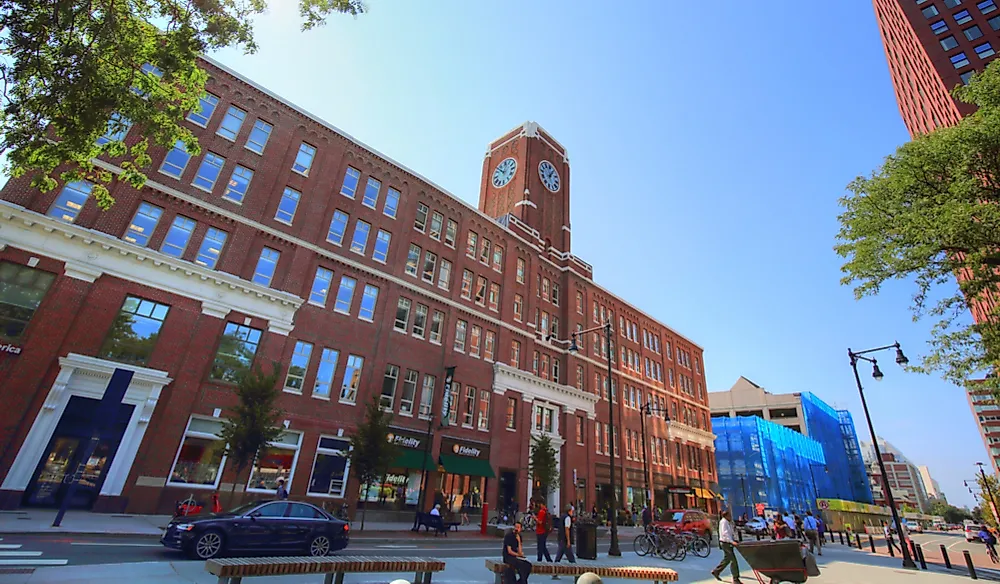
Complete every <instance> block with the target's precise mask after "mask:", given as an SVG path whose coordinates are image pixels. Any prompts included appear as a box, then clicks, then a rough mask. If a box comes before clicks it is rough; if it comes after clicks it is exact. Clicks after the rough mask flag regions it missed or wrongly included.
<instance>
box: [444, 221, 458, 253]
mask: <svg viewBox="0 0 1000 584" xmlns="http://www.w3.org/2000/svg"><path fill="white" fill-rule="evenodd" d="M456 237H458V223H456V222H455V221H454V220H452V219H449V220H448V225H447V226H446V227H445V231H444V244H445V245H447V246H448V247H455V238H456Z"/></svg>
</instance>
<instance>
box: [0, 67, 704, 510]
mask: <svg viewBox="0 0 1000 584" xmlns="http://www.w3.org/2000/svg"><path fill="white" fill-rule="evenodd" d="M204 66H205V68H206V69H207V70H208V72H209V74H210V76H211V78H210V80H209V82H208V85H207V90H208V92H209V94H208V96H207V97H206V98H205V99H204V100H203V102H202V111H201V112H200V113H196V114H192V115H191V116H190V117H189V118H188V120H189V125H190V127H191V128H192V130H193V131H194V132H195V134H196V135H197V136H198V138H199V141H200V143H201V147H202V154H201V155H199V156H195V157H191V156H189V155H188V154H186V153H185V152H184V151H183V150H182V149H178V148H174V149H173V150H169V151H165V150H164V149H156V150H155V151H154V152H152V156H153V164H152V166H151V167H150V170H149V181H148V183H147V184H146V186H145V187H144V188H143V189H141V190H140V191H136V190H134V189H132V188H131V187H129V186H127V185H124V184H120V183H116V184H115V185H114V186H113V187H112V196H114V197H115V199H116V203H115V205H114V207H113V208H112V209H111V210H110V211H108V212H101V211H100V210H98V209H97V207H96V205H95V203H94V201H93V200H91V197H89V186H88V185H87V184H86V183H74V184H66V185H60V186H59V188H57V189H55V190H53V191H51V192H49V193H41V192H38V191H36V190H33V189H32V188H31V187H30V186H29V184H28V181H27V180H25V179H12V180H11V181H10V182H9V183H8V184H7V186H6V187H5V188H4V189H3V191H2V192H0V198H2V201H0V250H2V251H0V305H2V308H3V311H2V312H0V318H2V319H3V320H2V324H3V327H2V333H3V339H0V340H2V342H3V343H4V344H3V346H2V348H4V349H5V351H6V352H5V353H3V356H2V357H0V383H2V386H3V387H4V388H5V400H4V405H5V407H4V409H3V411H2V412H0V447H2V450H0V480H2V483H0V504H2V506H3V507H4V508H14V507H18V506H21V505H29V506H55V505H57V504H58V503H59V501H60V500H61V498H62V497H63V495H64V491H65V487H64V478H65V477H66V476H67V474H68V473H72V472H73V469H75V468H77V464H79V463H80V462H81V461H80V457H81V451H82V448H83V446H82V445H83V442H84V440H85V439H86V438H88V437H89V436H90V433H91V432H92V431H93V428H94V425H93V415H94V411H95V406H96V404H97V403H98V400H99V398H100V396H101V395H102V392H103V390H104V387H105V386H106V385H107V382H108V380H109V378H110V375H111V374H112V372H113V371H114V369H115V368H126V369H131V370H133V371H134V372H135V373H134V377H133V379H132V382H131V385H130V386H129V388H128V391H127V393H126V395H125V398H124V401H123V404H122V406H121V408H120V409H119V411H118V414H117V416H116V417H114V419H110V418H109V419H107V420H105V421H106V424H104V426H103V430H102V434H101V441H100V446H99V447H98V449H97V451H96V452H95V454H94V456H92V457H90V458H89V459H88V460H87V461H83V465H82V470H81V471H79V473H80V475H81V476H82V480H81V485H82V487H81V489H80V490H79V493H78V496H77V497H76V500H74V501H73V502H72V503H73V505H74V506H76V507H80V508H92V509H95V510H100V511H123V510H124V511H129V512H164V511H168V510H171V509H172V507H173V505H174V502H175V501H177V500H179V499H183V498H186V497H187V496H188V495H189V494H192V493H193V494H195V496H196V498H203V499H207V497H208V494H209V493H211V492H213V491H215V490H220V491H222V492H223V493H225V492H228V491H229V490H230V489H231V488H235V490H236V492H237V493H249V494H250V495H256V496H265V495H267V494H269V493H270V492H272V490H273V488H274V486H275V484H276V480H277V479H278V478H279V477H284V478H285V479H286V480H287V481H288V483H289V485H290V488H289V490H290V492H291V495H292V497H293V498H300V499H308V500H311V501H313V502H316V503H321V504H326V505H327V506H328V507H330V506H334V507H336V506H339V505H340V504H342V503H343V502H345V501H347V502H348V503H350V504H351V505H353V504H354V503H355V502H356V500H357V498H358V497H364V498H366V499H367V500H371V501H378V502H379V505H383V506H386V507H388V508H391V509H406V508H412V507H414V506H415V505H416V501H417V493H418V492H419V490H420V484H421V477H422V475H423V472H422V471H423V467H424V466H425V463H424V461H425V457H424V452H425V450H428V449H429V453H430V458H429V460H430V464H427V465H426V470H427V471H428V472H427V475H426V476H427V485H428V492H435V493H436V496H437V497H438V498H442V499H445V500H446V501H448V502H450V504H452V505H453V506H454V507H455V508H458V507H460V506H461V505H469V506H472V507H477V506H479V505H480V504H481V503H482V502H488V503H489V505H490V506H491V507H492V508H495V507H496V506H497V505H498V504H501V505H504V504H507V503H510V502H516V503H518V504H519V505H520V507H521V508H522V509H523V508H524V507H525V505H526V502H527V501H528V499H529V497H531V496H532V491H533V489H534V486H533V485H532V484H530V481H529V480H528V476H527V470H526V469H527V466H528V456H529V444H530V441H531V437H532V436H533V435H539V434H548V435H550V436H552V437H553V440H554V443H555V445H556V446H557V447H558V449H559V463H560V469H561V488H560V489H556V492H554V493H551V494H550V497H549V498H550V503H552V504H559V503H561V502H562V503H565V502H568V501H571V500H579V501H581V502H582V503H583V504H584V505H585V506H586V508H588V509H589V508H590V507H591V506H592V505H593V504H595V503H598V504H600V503H601V502H602V501H604V500H606V498H607V497H608V494H609V472H610V467H609V460H610V457H609V453H610V444H611V439H610V436H609V435H608V420H609V417H608V416H609V412H610V407H614V408H616V409H618V410H620V414H621V420H622V424H623V429H622V428H619V432H620V434H619V435H620V436H621V440H619V441H618V442H619V443H620V449H619V457H618V458H617V460H618V461H619V463H620V464H621V468H620V469H619V470H620V471H623V472H618V473H616V474H617V475H618V478H617V481H618V482H619V484H621V482H622V477H624V486H625V491H624V494H625V495H626V496H627V497H629V500H630V501H636V502H640V501H641V499H642V487H643V485H644V482H645V481H644V476H643V473H644V472H648V477H649V479H650V481H651V484H652V486H653V487H654V491H655V498H656V499H655V500H656V503H657V504H659V505H664V506H675V505H679V506H693V505H696V504H699V503H701V504H705V502H699V500H698V499H699V498H703V499H708V498H711V497H712V494H711V492H710V489H711V488H713V487H714V484H715V481H716V476H715V460H714V455H713V435H712V433H711V427H710V425H709V416H708V402H707V396H706V390H705V377H704V359H703V356H702V349H701V347H699V346H697V345H695V344H694V343H693V342H691V341H690V340H689V339H687V338H685V337H683V336H681V335H680V334H678V333H676V332H675V331H673V330H671V329H670V328H668V327H667V326H665V325H663V324H661V323H659V322H657V321H656V320H654V319H653V318H651V317H649V316H648V315H646V314H644V313H643V312H642V311H640V310H639V309H637V308H635V307H634V306H632V305H630V304H628V303H627V302H626V301H624V300H623V299H621V298H619V297H618V296H616V295H615V294H614V293H612V292H611V291H609V290H607V289H605V288H603V287H601V286H600V285H598V284H597V283H595V282H594V280H593V271H592V268H591V266H590V265H589V264H587V263H586V262H584V261H583V260H581V259H579V258H577V257H576V256H574V255H572V253H571V249H570V242H571V231H570V221H569V213H570V200H569V188H570V166H569V160H568V158H567V155H566V150H565V149H564V148H563V146H562V145H560V144H559V143H558V142H557V141H556V140H555V138H553V137H552V136H550V135H549V134H547V133H545V131H544V130H542V129H541V128H539V127H538V125H537V124H535V123H531V122H529V123H526V124H524V125H523V126H519V127H517V128H515V129H514V130H512V131H511V132H509V133H507V134H506V135H504V136H503V137H502V138H500V139H498V140H497V141H495V142H494V143H493V144H491V145H490V146H489V150H488V152H487V154H486V158H485V160H484V162H483V180H482V188H481V194H480V202H479V208H478V209H476V208H473V207H471V206H469V205H468V204H466V203H464V202H463V201H462V200H460V199H458V198H456V197H454V196H452V195H450V194H448V193H447V192H445V191H444V190H443V189H441V188H439V187H437V186H435V185H434V184H433V183H431V182H430V181H428V180H427V179H425V178H423V177H421V176H420V175H418V174H416V173H414V172H413V171H411V170H409V169H407V168H405V167H403V166H401V165H400V164H398V163H396V162H393V161H392V160H390V159H388V158H386V157H385V156H383V155H381V154H379V153H378V152H376V151H374V150H372V149H370V148H368V147H367V146H365V145H364V144H362V143H360V142H358V141H357V140H355V139H354V138H352V137H350V136H348V135H346V134H344V133H343V132H341V131H339V130H337V129H336V128H334V127H333V126H330V125H328V124H326V123H325V122H323V121H321V120H319V119H317V118H315V117H313V116H310V115H309V114H307V113H306V112H304V111H302V110H300V109H298V108H296V107H295V106H293V105H292V104H290V103H288V102H286V101H283V100H282V99H280V98H279V97H277V96H275V95H274V94H272V93H270V92H268V91H267V90H265V89H263V88H261V87H258V86H256V85H255V84H254V83H253V82H251V81H249V80H247V79H245V78H243V77H241V76H240V75H238V74H236V73H235V72H233V71H229V70H227V69H225V68H224V67H222V66H221V65H220V64H218V63H215V62H213V61H206V62H205V63H204ZM121 129H122V128H116V129H115V130H116V131H121ZM109 131H110V130H109ZM133 134H138V131H134V132H130V133H126V134H125V141H126V143H132V142H133V141H134V140H137V139H138V136H137V135H133ZM115 163H116V161H115V160H104V161H100V162H99V164H100V165H101V166H102V167H104V168H107V169H109V170H111V171H112V172H114V171H116V170H117V168H118V167H116V166H115ZM605 321H609V322H611V323H612V325H613V330H614V334H613V340H612V343H613V345H612V347H611V358H612V360H613V362H614V369H615V371H614V375H613V376H612V377H613V378H612V379H611V383H610V386H611V388H612V390H613V399H614V403H613V405H612V406H609V403H608V401H607V399H606V398H607V397H608V380H607V375H606V372H607V358H608V355H607V352H606V349H605V348H604V344H603V341H602V339H603V337H602V336H601V335H599V334H587V335H583V337H582V338H581V339H580V343H579V345H580V346H579V351H578V352H575V353H571V352H570V351H569V350H568V349H569V346H568V345H569V343H566V342H561V340H564V339H567V338H568V337H569V336H570V335H571V333H573V332H574V331H577V330H583V329H587V328H590V327H594V326H598V325H599V324H600V323H602V322H605ZM273 362H276V363H278V364H280V367H281V378H280V379H281V381H280V383H281V384H282V386H283V388H284V391H283V393H282V396H281V399H280V402H279V407H280V408H281V409H282V410H283V411H284V412H285V414H284V420H283V421H284V426H285V428H286V432H285V433H284V434H283V436H282V437H281V438H280V439H279V440H278V442H277V443H276V444H275V445H274V447H273V448H271V449H269V450H268V452H267V454H266V456H264V457H262V458H261V459H259V460H258V461H257V463H256V464H255V465H254V468H253V469H251V475H250V477H249V480H248V479H247V477H246V476H245V475H244V476H243V477H241V479H240V480H239V481H237V483H238V484H236V485H235V487H234V480H235V477H234V476H233V470H232V468H231V466H230V465H227V464H226V461H225V460H224V459H223V458H222V457H221V455H220V454H218V451H217V450H216V448H215V447H216V446H217V442H218V440H217V436H216V432H218V430H219V427H220V424H221V420H223V419H225V417H226V415H227V411H228V410H229V408H231V407H232V406H233V405H234V403H235V401H234V395H233V391H232V388H233V384H232V382H233V380H234V379H235V378H236V376H237V375H239V374H240V373H241V372H242V371H244V370H246V368H247V367H248V366H250V364H251V363H256V364H262V365H265V366H268V365H269V364H270V363H273ZM451 367H454V368H455V369H454V378H453V379H454V382H453V384H452V385H451V386H450V392H449V393H448V396H447V397H448V399H444V397H445V396H444V395H443V394H444V391H443V388H444V387H445V375H446V370H447V369H448V368H451ZM602 398H603V399H602ZM371 399H379V400H380V402H381V404H382V405H383V407H385V408H386V409H387V410H390V411H392V412H393V414H394V420H393V424H394V431H393V435H392V436H391V438H390V439H392V440H393V441H394V442H396V443H397V444H398V445H399V446H400V447H401V455H400V457H399V458H398V460H397V461H396V464H395V467H394V468H392V469H390V471H389V473H388V475H387V476H386V478H385V482H384V484H382V485H379V486H376V487H375V488H373V489H370V490H368V491H366V492H365V493H360V494H359V491H360V488H359V487H360V486H359V485H358V484H357V481H356V479H355V477H353V476H352V475H351V473H350V468H349V465H348V464H347V462H346V459H345V457H344V452H345V451H346V449H347V446H348V443H347V440H348V437H349V436H350V435H351V432H352V429H353V427H354V425H355V424H356V423H357V422H358V420H359V418H360V417H361V416H362V412H363V407H364V405H365V404H366V403H368V401H369V400H371ZM644 400H646V401H651V402H655V403H657V405H659V406H662V407H663V408H664V409H667V410H669V411H670V412H671V416H670V417H671V418H672V421H671V422H670V423H666V422H665V421H664V420H662V419H660V418H657V417H649V418H647V420H646V424H645V426H646V430H647V433H648V436H647V440H648V446H647V448H648V449H649V456H648V461H647V462H648V464H647V465H645V467H646V469H647V470H646V471H644V470H643V469H644V465H643V462H642V459H641V447H640V444H641V442H642V439H641V435H640V418H639V406H640V404H642V403H643V401H644ZM449 406H450V407H449ZM616 422H617V420H616ZM429 430H433V431H432V432H429ZM668 489H669V491H668ZM668 493H669V494H668ZM686 493H691V494H690V495H687V494H686Z"/></svg>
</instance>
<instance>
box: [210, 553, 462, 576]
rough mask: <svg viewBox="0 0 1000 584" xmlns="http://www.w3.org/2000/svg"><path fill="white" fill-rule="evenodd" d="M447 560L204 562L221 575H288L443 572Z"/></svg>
mask: <svg viewBox="0 0 1000 584" xmlns="http://www.w3.org/2000/svg"><path fill="white" fill-rule="evenodd" d="M444 565H445V564H444V561H443V560H439V559H437V558H422V557H385V556H334V557H312V556H291V557H289V556H279V557H260V558H218V559H214V560H208V561H206V562H205V570H206V571H207V572H208V573H210V574H212V575H214V576H218V577H220V578H240V577H253V576H287V575H299V574H326V573H354V572H388V573H392V572H414V573H417V572H420V573H428V572H441V571H443V570H444Z"/></svg>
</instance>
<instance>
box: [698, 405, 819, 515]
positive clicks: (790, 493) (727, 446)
mask: <svg viewBox="0 0 1000 584" xmlns="http://www.w3.org/2000/svg"><path fill="white" fill-rule="evenodd" d="M712 431H713V432H714V433H715V435H716V438H715V458H716V462H717V463H718V467H719V490H720V492H721V494H722V495H723V496H725V498H726V502H727V503H728V505H729V506H730V508H732V510H733V514H734V515H735V516H739V515H742V514H743V513H746V514H747V515H748V516H751V517H752V516H754V515H755V513H754V509H753V506H754V505H755V504H757V503H764V505H765V506H766V507H767V508H769V509H773V510H776V511H777V510H782V511H785V510H788V511H792V512H798V513H805V511H807V510H811V509H815V507H816V493H817V492H821V490H822V489H830V488H831V486H830V484H829V483H830V477H831V476H832V475H833V471H832V469H831V472H830V473H825V472H823V467H824V466H825V465H826V456H825V454H824V450H823V447H822V446H821V445H820V443H819V442H817V441H816V440H813V439H811V438H807V437H805V436H803V435H802V434H799V433H798V432H796V431H794V430H789V429H788V428H785V427H784V426H780V425H778V424H775V423H773V422H768V421H765V420H763V419H761V418H758V417H756V416H754V417H743V418H712Z"/></svg>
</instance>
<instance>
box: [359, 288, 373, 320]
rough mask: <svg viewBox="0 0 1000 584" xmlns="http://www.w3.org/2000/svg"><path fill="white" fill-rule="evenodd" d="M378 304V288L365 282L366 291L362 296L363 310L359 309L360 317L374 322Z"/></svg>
mask: <svg viewBox="0 0 1000 584" xmlns="http://www.w3.org/2000/svg"><path fill="white" fill-rule="evenodd" d="M376 304H378V288H377V287H375V286H372V285H371V284H365V291H364V293H363V294H362V296H361V310H360V311H358V318H360V319H361V320H367V321H371V322H374V320H375V305H376Z"/></svg>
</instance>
